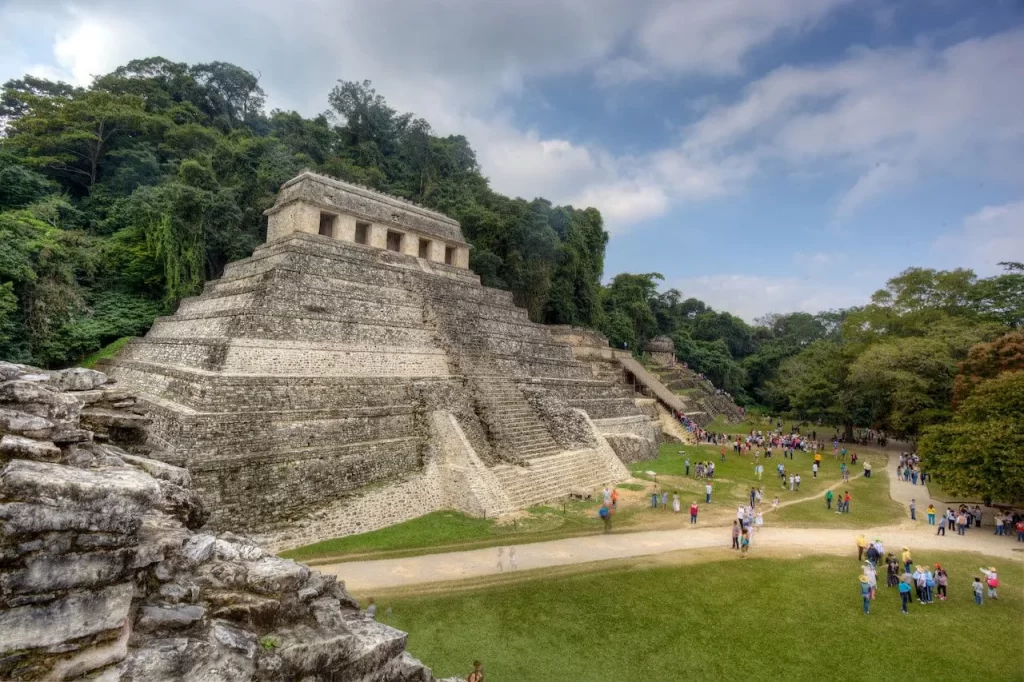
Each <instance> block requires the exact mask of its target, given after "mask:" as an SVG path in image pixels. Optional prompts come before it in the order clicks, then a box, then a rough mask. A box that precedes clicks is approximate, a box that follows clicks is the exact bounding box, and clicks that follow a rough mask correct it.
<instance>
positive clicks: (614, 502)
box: [605, 488, 619, 510]
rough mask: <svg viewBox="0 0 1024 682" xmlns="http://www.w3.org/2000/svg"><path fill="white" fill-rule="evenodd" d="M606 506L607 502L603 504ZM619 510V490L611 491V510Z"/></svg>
mask: <svg viewBox="0 0 1024 682" xmlns="http://www.w3.org/2000/svg"><path fill="white" fill-rule="evenodd" d="M605 504H607V502H606V503H605ZM618 508H619V489H618V488H615V489H614V490H612V510H615V509H618Z"/></svg>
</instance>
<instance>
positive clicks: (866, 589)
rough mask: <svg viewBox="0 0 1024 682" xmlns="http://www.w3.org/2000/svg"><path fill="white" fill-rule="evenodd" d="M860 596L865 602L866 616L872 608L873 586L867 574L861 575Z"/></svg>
mask: <svg viewBox="0 0 1024 682" xmlns="http://www.w3.org/2000/svg"><path fill="white" fill-rule="evenodd" d="M860 596H861V600H862V601H863V602H864V615H865V616H866V615H868V611H869V610H870V609H871V586H870V584H869V580H868V577H867V576H866V575H862V576H861V577H860Z"/></svg>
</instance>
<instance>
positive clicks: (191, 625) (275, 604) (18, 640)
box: [0, 363, 433, 682]
mask: <svg viewBox="0 0 1024 682" xmlns="http://www.w3.org/2000/svg"><path fill="white" fill-rule="evenodd" d="M134 408H135V401H134V398H133V397H132V396H131V395H130V394H128V393H127V392H126V391H124V390H122V389H120V388H118V387H116V386H112V385H110V384H109V383H108V382H107V378H106V376H104V375H103V374H102V373H100V372H93V371H90V370H65V371H62V372H43V371H42V370H37V369H35V368H29V367H24V366H18V365H10V364H7V363H0V522H2V524H3V533H2V534H0V679H12V680H13V679H17V680H93V681H94V682H96V681H98V682H114V681H116V680H124V681H125V682H132V681H137V682H143V681H149V680H160V681H163V680H169V681H177V680H180V681H182V682H185V681H191V680H199V679H203V680H211V681H213V680H220V681H224V682H228V681H232V682H234V681H243V680H258V681H265V682H270V681H272V680H273V681H276V680H304V681H307V682H313V681H322V682H333V681H336V680H363V681H365V682H370V681H378V682H385V681H394V682H401V681H407V682H412V681H413V680H418V681H423V682H429V681H430V680H432V679H433V678H432V676H431V674H430V670H429V669H427V668H425V667H424V666H423V665H422V664H420V663H419V662H418V661H416V660H415V659H413V658H412V657H411V656H409V655H408V654H407V653H405V651H404V648H405V642H406V635H405V633H403V632H400V631H398V630H395V629H393V628H390V627H388V626H386V625H383V624H381V623H377V622H375V621H374V620H372V619H371V618H369V617H367V616H366V615H364V614H363V613H362V612H361V611H360V610H359V608H358V605H357V604H356V603H355V601H353V600H352V598H351V597H350V596H349V595H348V593H347V592H346V591H345V588H344V585H343V584H341V583H338V582H336V580H335V578H334V577H333V576H323V575H320V574H319V573H316V572H314V571H311V570H310V569H309V568H308V567H306V566H304V565H302V564H297V563H295V562H293V561H288V560H284V559H279V558H277V557H274V556H272V555H269V554H267V553H266V552H265V551H264V550H263V549H261V548H260V547H259V546H257V545H255V544H253V543H252V542H251V541H249V540H247V539H245V538H243V537H240V536H237V535H231V534H227V535H223V536H220V537H218V536H214V535H210V534H206V533H200V532H197V531H196V529H197V528H198V527H200V526H201V525H202V524H203V523H204V521H205V519H206V513H205V511H204V510H203V507H202V504H201V502H200V499H199V497H198V496H197V495H196V494H195V492H194V491H193V490H192V489H191V487H190V486H191V476H190V474H189V472H188V471H187V470H185V469H181V468H178V467H174V466H170V465H168V464H165V463H163V462H160V461H157V460H154V459H150V458H148V457H146V456H140V455H137V454H131V453H129V452H127V451H126V450H124V449H122V448H121V447H119V446H120V445H128V446H131V447H138V448H143V449H144V448H145V447H146V445H145V438H144V435H145V427H146V424H145V418H144V417H141V416H140V415H138V414H136V413H135V412H134V411H133V410H134ZM86 425H88V426H89V427H90V428H89V429H84V428H82V427H83V426H86ZM93 429H95V430H93ZM122 437H124V440H122Z"/></svg>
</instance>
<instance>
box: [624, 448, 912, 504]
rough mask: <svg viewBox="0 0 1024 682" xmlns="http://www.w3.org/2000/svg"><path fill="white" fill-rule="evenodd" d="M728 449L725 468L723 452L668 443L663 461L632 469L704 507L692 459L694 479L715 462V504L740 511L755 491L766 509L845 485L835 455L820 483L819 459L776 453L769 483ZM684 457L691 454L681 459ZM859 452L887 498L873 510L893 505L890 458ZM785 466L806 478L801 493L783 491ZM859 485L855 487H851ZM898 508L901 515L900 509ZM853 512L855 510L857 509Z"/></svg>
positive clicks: (749, 459)
mask: <svg viewBox="0 0 1024 682" xmlns="http://www.w3.org/2000/svg"><path fill="white" fill-rule="evenodd" d="M725 447H726V455H725V462H722V461H721V448H722V446H720V445H683V444H680V443H664V444H662V446H661V448H660V451H659V455H658V459H655V460H648V461H644V462H637V463H635V464H632V465H630V469H631V470H632V473H633V475H634V476H636V477H637V478H646V479H653V478H654V477H652V476H650V475H649V474H648V473H647V472H648V471H653V472H655V473H656V474H657V480H658V482H659V484H661V486H662V487H664V488H668V489H670V490H679V491H680V492H681V493H689V494H691V495H696V496H698V497H699V500H698V501H702V500H703V497H704V481H699V480H696V479H694V478H692V477H691V478H686V459H687V458H689V459H690V465H691V468H690V473H691V476H692V474H693V465H694V464H695V463H696V462H697V461H698V460H710V461H712V462H714V463H715V478H714V480H713V481H712V487H713V488H714V492H713V495H712V504H729V505H734V504H739V503H742V502H744V501H746V500H747V499H748V493H749V491H750V487H751V486H758V487H761V488H763V490H764V495H765V500H764V502H763V504H764V506H765V508H767V507H768V506H770V504H771V500H772V498H773V497H774V496H775V495H778V496H779V500H780V501H781V502H786V501H788V500H798V499H807V498H811V497H818V496H821V495H823V494H824V491H825V489H826V488H828V487H829V486H832V485H835V484H837V483H840V481H841V476H840V472H839V463H838V462H837V461H836V460H834V459H833V458H832V455H831V453H823V455H824V456H823V458H822V462H821V469H820V470H819V472H818V477H817V478H814V477H813V476H812V473H811V465H812V464H813V461H814V455H813V453H804V452H797V453H795V454H794V456H793V459H783V458H782V453H781V452H780V451H776V452H775V453H774V455H773V456H772V458H771V459H765V458H761V460H760V462H761V464H762V465H763V466H764V474H763V478H762V479H761V480H760V481H758V480H757V477H756V476H755V475H754V459H753V456H752V455H751V454H745V455H742V456H741V455H738V454H736V453H734V452H733V451H732V449H731V448H730V446H728V445H727V446H725ZM680 451H682V452H683V453H685V454H680ZM859 452H860V455H861V461H863V459H864V458H865V457H866V458H867V459H869V460H870V461H871V464H872V467H873V468H874V474H873V478H872V480H871V482H870V483H872V485H871V486H869V487H868V488H867V489H870V490H871V491H872V492H873V491H875V490H877V491H880V492H879V495H880V496H882V497H884V500H883V499H882V497H877V498H876V497H872V498H870V500H871V502H869V504H873V503H874V500H876V499H878V500H881V501H884V502H891V500H889V489H888V480H887V479H886V478H885V476H884V473H885V472H884V469H885V458H884V456H882V455H879V454H878V453H872V452H866V451H859ZM861 461H858V463H857V465H855V466H853V467H852V468H851V472H852V474H851V475H856V474H859V473H860V472H861V470H862V467H861ZM780 462H781V463H783V464H785V466H786V472H787V477H788V474H789V473H799V474H800V478H801V485H800V491H799V492H796V491H794V492H790V491H789V489H788V487H787V488H786V489H785V490H783V488H782V485H781V482H780V479H779V477H778V474H777V472H776V466H777V465H778V464H779V463H780ZM854 482H855V481H851V485H852V484H853V483H854ZM850 494H851V495H854V494H855V493H854V490H853V489H852V488H851V489H850ZM808 504H813V503H808ZM795 506H803V505H795ZM822 506H824V503H822ZM886 506H887V505H882V507H883V509H882V511H880V512H879V515H880V516H881V517H884V518H887V519H890V520H892V521H898V520H899V518H898V516H893V515H892V513H891V512H892V509H891V508H889V509H888V510H886V509H884V508H885V507H886ZM896 507H897V511H898V505H896ZM850 508H851V509H852V508H853V505H852V504H851V505H850ZM837 518H838V516H837Z"/></svg>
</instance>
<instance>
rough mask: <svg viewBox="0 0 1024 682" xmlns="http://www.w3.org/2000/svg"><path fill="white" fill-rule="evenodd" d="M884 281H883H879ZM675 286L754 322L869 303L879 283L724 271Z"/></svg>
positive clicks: (687, 296)
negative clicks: (773, 315)
mask: <svg viewBox="0 0 1024 682" xmlns="http://www.w3.org/2000/svg"><path fill="white" fill-rule="evenodd" d="M876 284H880V283H876ZM671 286H673V287H675V288H676V289H679V291H681V292H682V293H683V296H684V298H689V297H691V296H692V297H694V298H698V299H700V300H702V301H704V302H705V303H707V304H708V305H710V306H711V307H713V308H715V309H716V310H726V311H728V312H730V313H732V314H733V315H736V316H738V317H741V318H743V319H744V320H746V321H748V322H753V321H754V320H755V319H757V318H758V317H761V316H762V315H766V314H768V313H789V312H808V313H817V312H821V311H823V310H831V309H834V308H847V307H850V306H854V305H863V304H864V303H867V302H868V299H869V298H870V296H871V292H872V291H874V290H875V289H877V288H878V287H877V286H872V285H865V283H864V282H863V281H861V282H860V283H858V284H856V285H849V284H836V283H833V282H831V281H829V280H828V279H827V278H825V279H823V278H821V277H819V276H811V275H810V274H807V275H805V276H785V277H772V276H761V275H746V274H722V275H709V276H705V277H687V278H683V279H679V280H676V281H675V282H673V283H671Z"/></svg>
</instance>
